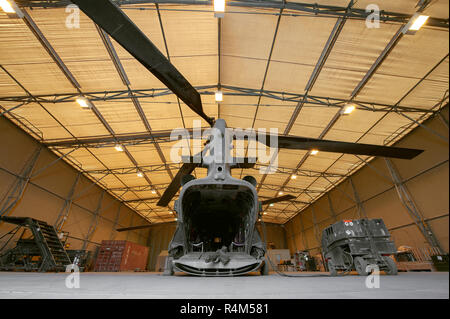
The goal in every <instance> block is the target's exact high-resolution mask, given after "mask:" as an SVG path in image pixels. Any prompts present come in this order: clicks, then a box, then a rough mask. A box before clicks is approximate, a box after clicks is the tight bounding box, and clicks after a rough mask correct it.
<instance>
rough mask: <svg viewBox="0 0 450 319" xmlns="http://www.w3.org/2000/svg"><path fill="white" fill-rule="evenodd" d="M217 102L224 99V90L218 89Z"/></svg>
mask: <svg viewBox="0 0 450 319" xmlns="http://www.w3.org/2000/svg"><path fill="white" fill-rule="evenodd" d="M215 98H216V102H222V101H223V92H222V91H221V90H218V91H216V93H215Z"/></svg>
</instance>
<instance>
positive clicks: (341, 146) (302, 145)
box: [260, 134, 423, 159]
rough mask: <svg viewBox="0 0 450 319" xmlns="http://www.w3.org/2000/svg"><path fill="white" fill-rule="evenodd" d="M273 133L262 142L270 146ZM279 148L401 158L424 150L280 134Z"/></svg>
mask: <svg viewBox="0 0 450 319" xmlns="http://www.w3.org/2000/svg"><path fill="white" fill-rule="evenodd" d="M271 137H273V135H270V134H267V135H266V138H265V139H262V140H261V141H260V142H262V143H264V144H266V145H267V146H270V139H271ZM278 148H285V149H293V150H317V151H323V152H332V153H344V154H355V155H367V156H381V157H392V158H401V159H413V158H414V157H416V156H417V155H419V154H421V153H422V152H423V150H417V149H411V148H401V147H392V146H382V145H371V144H360V143H348V142H340V141H329V140H321V139H316V138H308V137H300V136H281V135H280V136H278Z"/></svg>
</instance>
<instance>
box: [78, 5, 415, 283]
mask: <svg viewBox="0 0 450 319" xmlns="http://www.w3.org/2000/svg"><path fill="white" fill-rule="evenodd" d="M72 2H73V3H74V4H76V5H77V6H78V7H79V8H80V10H81V11H83V12H84V13H85V14H86V15H87V16H88V17H90V18H91V19H92V20H93V21H94V22H95V23H96V24H97V25H98V26H99V27H100V28H102V29H103V30H104V31H105V32H106V33H108V34H109V35H110V36H111V37H112V38H113V39H115V40H116V41H117V42H118V43H119V44H120V45H121V46H122V47H123V48H124V49H125V50H127V51H128V52H129V53H130V54H131V55H132V56H133V57H134V58H135V59H137V60H138V61H139V62H140V63H141V64H142V65H143V66H144V67H145V68H147V69H148V70H149V71H150V72H151V73H152V74H153V75H154V76H156V77H157V78H158V79H159V80H160V81H161V82H162V83H163V84H164V85H166V86H167V88H168V89H170V90H171V91H172V92H173V93H174V94H175V95H176V96H177V97H178V98H179V99H180V100H182V101H183V102H184V103H185V104H186V105H187V106H188V107H189V108H190V109H192V110H193V111H194V112H195V113H196V114H197V115H199V116H200V117H201V118H203V119H204V120H205V121H206V122H207V123H208V124H209V125H210V126H211V128H212V130H211V133H210V134H209V137H208V139H207V143H206V144H205V147H204V149H203V150H202V151H201V154H196V155H195V156H185V157H183V165H182V166H181V168H180V169H179V171H178V172H177V174H176V176H175V177H174V178H173V180H172V182H171V183H170V184H169V186H168V187H167V189H166V190H165V191H164V193H163V195H162V196H161V198H160V199H159V201H158V203H157V205H158V206H162V207H165V206H167V205H168V204H169V203H170V202H171V200H172V199H173V198H174V196H175V195H176V194H177V192H178V191H179V190H180V188H181V190H180V193H179V196H178V199H177V200H175V204H174V211H175V213H176V215H177V227H176V230H175V233H174V235H173V238H172V241H171V242H170V244H169V247H168V253H169V256H168V258H167V260H166V267H165V271H164V274H165V275H173V274H174V273H175V272H176V271H180V272H184V273H187V274H191V275H197V276H236V275H243V274H246V273H249V272H255V271H260V273H261V274H262V275H266V274H268V269H269V268H268V267H269V265H268V261H267V259H266V257H265V254H266V249H267V248H266V246H265V244H264V242H263V240H262V239H261V235H260V233H259V231H258V229H257V227H256V226H257V222H258V220H259V219H260V218H261V213H262V207H263V205H267V204H270V203H275V202H280V201H286V200H291V199H293V198H295V197H294V196H292V195H285V196H280V197H277V198H272V199H267V200H264V201H261V200H260V199H259V197H258V193H257V189H256V186H257V181H256V179H255V178H254V177H253V176H245V177H244V178H242V179H238V178H234V177H233V176H232V174H231V170H232V169H235V168H241V169H242V168H251V167H253V166H254V165H255V161H256V159H255V158H249V157H244V158H237V157H230V156H229V154H230V149H231V148H232V145H231V143H230V141H232V140H233V139H237V140H242V139H247V140H250V139H251V138H254V137H249V136H248V135H245V134H236V135H234V136H233V137H230V136H229V135H230V134H229V133H228V128H227V124H226V122H225V120H224V119H220V118H219V119H216V120H215V119H214V118H211V117H209V116H208V115H207V114H205V112H204V111H203V107H202V100H201V96H200V94H199V92H198V91H197V90H196V89H195V88H194V87H193V86H192V85H191V84H190V83H189V82H188V80H187V79H186V78H185V77H184V76H183V75H182V74H181V73H180V72H179V71H178V70H177V69H176V68H175V66H174V65H173V64H172V63H171V62H170V61H169V60H168V59H167V58H166V57H165V56H164V55H163V54H162V53H161V52H160V51H159V49H158V48H157V47H156V46H155V45H154V44H153V43H152V42H151V40H150V39H149V38H148V37H147V36H146V35H145V34H144V33H143V32H142V31H141V30H140V29H139V28H138V27H137V26H136V25H135V24H134V23H133V22H132V21H131V20H130V19H129V18H128V17H127V16H126V14H125V13H124V12H123V11H122V10H121V9H120V8H119V6H117V5H116V4H115V3H113V2H112V1H110V0H96V1H92V0H72ZM274 138H275V139H276V141H277V143H278V145H277V148H278V149H281V148H283V149H295V150H308V151H311V150H318V151H324V152H336V153H345V154H355V155H368V156H382V157H390V158H400V159H412V158H414V157H416V156H418V155H419V154H421V153H422V152H423V151H422V150H417V149H409V148H399V147H389V146H380V145H370V144H358V143H347V142H341V141H329V140H323V139H314V138H306V137H300V136H291V135H277V134H274V133H266V134H258V142H260V143H262V144H265V145H266V146H269V147H271V143H272V141H273V140H274ZM269 166H270V165H269ZM199 167H202V168H206V169H207V176H206V177H205V178H198V179H196V178H195V177H194V176H193V175H191V173H192V172H193V171H194V170H195V169H196V168H199ZM144 227H149V226H148V225H146V226H136V227H128V228H122V229H118V231H127V230H133V229H141V228H144Z"/></svg>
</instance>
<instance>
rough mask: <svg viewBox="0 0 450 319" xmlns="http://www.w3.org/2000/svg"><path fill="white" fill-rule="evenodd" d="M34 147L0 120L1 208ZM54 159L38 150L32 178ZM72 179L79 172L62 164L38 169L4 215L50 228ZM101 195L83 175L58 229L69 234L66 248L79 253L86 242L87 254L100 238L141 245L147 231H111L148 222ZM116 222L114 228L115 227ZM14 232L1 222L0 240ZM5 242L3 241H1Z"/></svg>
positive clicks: (98, 188) (24, 136) (21, 134)
mask: <svg viewBox="0 0 450 319" xmlns="http://www.w3.org/2000/svg"><path fill="white" fill-rule="evenodd" d="M39 145H40V144H39V143H38V142H37V141H36V140H34V139H33V138H31V137H30V136H29V135H27V134H26V133H25V132H23V131H22V130H21V129H20V128H18V127H17V126H15V124H13V123H12V122H10V121H9V120H7V119H5V118H4V117H0V208H1V207H2V201H3V200H5V196H8V191H9V190H10V188H11V186H12V185H13V184H14V182H15V181H16V180H17V177H18V176H19V175H20V174H21V171H22V169H23V167H24V166H25V164H26V162H27V161H28V160H29V158H30V157H31V156H32V154H33V153H34V152H35V150H36V149H37V148H38V147H39ZM57 158H58V157H57V156H56V155H55V154H53V153H52V152H51V151H50V150H48V149H47V148H45V147H43V149H42V150H41V152H40V153H39V157H38V158H37V161H36V164H35V167H34V170H33V173H34V174H36V173H39V172H40V170H41V169H43V168H45V167H46V166H48V165H50V164H51V163H52V162H54V161H55V160H56V159H57ZM77 175H78V171H76V170H75V169H74V168H72V167H71V166H70V165H69V164H67V163H65V162H64V161H62V160H61V161H58V162H56V163H55V164H54V165H52V166H49V167H48V168H46V169H45V170H42V172H41V173H39V174H37V175H36V176H35V177H32V178H31V180H30V183H29V184H28V186H27V187H26V189H25V191H24V193H23V197H22V199H21V200H20V201H19V202H18V203H17V204H16V205H15V207H14V209H13V210H12V211H11V212H10V214H9V216H18V217H19V216H28V217H33V218H36V219H39V220H43V221H46V222H47V223H49V224H51V225H53V224H54V223H55V221H56V220H57V218H58V216H59V214H60V212H61V210H62V208H63V206H64V203H65V200H66V198H67V197H68V195H69V193H70V190H71V188H72V186H73V185H74V182H75V180H76V178H77ZM102 192H103V189H102V188H100V187H98V186H96V185H93V182H92V181H90V180H89V179H88V178H86V177H83V176H81V177H80V178H79V180H78V183H77V184H76V188H75V193H74V201H73V204H72V206H71V209H70V211H69V215H68V216H67V219H66V221H65V223H64V226H63V228H62V230H63V231H67V232H69V236H70V237H69V240H68V243H69V244H70V249H81V247H82V246H83V243H84V242H86V245H87V246H86V249H89V250H94V249H95V247H96V246H98V245H99V244H100V243H101V241H102V240H105V239H116V240H129V241H132V242H135V243H139V244H142V245H146V243H147V233H148V230H146V229H143V230H138V231H128V232H121V233H118V232H115V229H116V227H128V226H138V225H146V224H148V222H147V221H146V220H145V219H143V218H142V217H141V216H139V215H137V214H136V213H135V212H133V211H132V210H131V209H129V208H128V207H126V206H125V205H124V204H122V203H121V202H120V201H118V200H117V199H115V198H114V197H112V196H110V195H108V194H107V193H105V194H104V196H103V197H102ZM100 199H101V201H100ZM98 208H99V210H98V218H96V215H95V212H96V211H97V209H98ZM116 220H117V225H115V224H116ZM97 222H98V223H97ZM96 223H97V227H96V228H95V231H94V232H93V233H92V234H91V235H90V236H89V234H88V230H89V228H90V227H91V226H93V227H94V226H95V224H96ZM13 228H14V226H13V225H11V224H7V223H0V237H1V236H2V235H3V234H6V233H7V232H9V231H10V230H11V229H13ZM7 237H8V236H6V238H3V241H4V240H6V239H7ZM2 246H3V242H2V240H0V247H2Z"/></svg>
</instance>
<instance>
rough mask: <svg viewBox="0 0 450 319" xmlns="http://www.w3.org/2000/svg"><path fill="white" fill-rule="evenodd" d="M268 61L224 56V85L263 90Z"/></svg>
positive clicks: (222, 75) (222, 68) (222, 72)
mask: <svg viewBox="0 0 450 319" xmlns="http://www.w3.org/2000/svg"><path fill="white" fill-rule="evenodd" d="M266 65H267V61H265V60H255V59H249V58H241V57H235V56H227V55H224V56H223V57H222V66H221V75H220V76H221V82H222V84H224V85H225V84H227V85H232V86H238V87H243V88H251V89H258V90H259V89H261V85H262V81H263V78H264V72H265V71H266Z"/></svg>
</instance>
